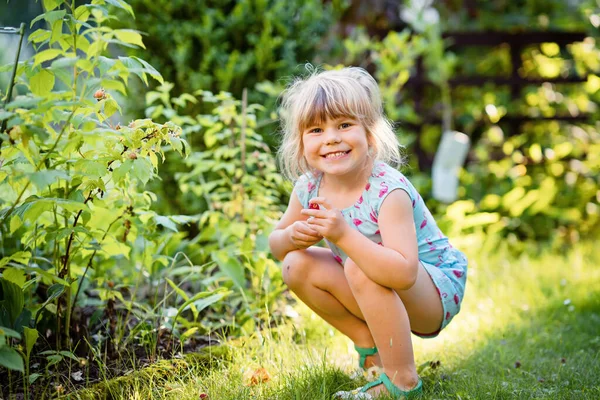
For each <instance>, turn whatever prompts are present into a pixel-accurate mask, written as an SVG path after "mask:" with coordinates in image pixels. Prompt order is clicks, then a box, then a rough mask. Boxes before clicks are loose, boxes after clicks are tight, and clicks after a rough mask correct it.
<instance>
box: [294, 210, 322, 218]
mask: <svg viewBox="0 0 600 400" xmlns="http://www.w3.org/2000/svg"><path fill="white" fill-rule="evenodd" d="M300 213H301V214H302V215H308V216H309V217H317V218H326V217H327V211H321V210H311V209H309V208H304V209H302V211H300Z"/></svg>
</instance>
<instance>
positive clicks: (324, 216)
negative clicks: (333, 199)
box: [301, 197, 352, 243]
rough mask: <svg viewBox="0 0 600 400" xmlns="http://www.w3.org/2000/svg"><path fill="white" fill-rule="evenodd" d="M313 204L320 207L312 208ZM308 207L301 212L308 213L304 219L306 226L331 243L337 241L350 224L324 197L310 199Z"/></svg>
mask: <svg viewBox="0 0 600 400" xmlns="http://www.w3.org/2000/svg"><path fill="white" fill-rule="evenodd" d="M313 204H317V205H319V206H320V207H319V208H320V209H314V208H313V207H312V205H313ZM310 205H311V208H310V209H303V210H302V211H301V213H302V214H304V215H308V216H309V218H308V219H307V220H306V222H307V223H308V226H309V227H311V228H312V229H313V230H314V231H316V232H317V233H319V234H320V235H321V236H323V237H325V238H327V240H329V241H330V242H332V243H337V242H338V241H339V240H340V238H341V237H342V236H344V234H346V232H347V231H348V229H352V228H350V226H348V224H347V223H346V220H345V219H344V216H343V215H342V212H341V211H340V210H338V209H337V208H333V206H332V205H331V204H330V203H329V201H328V200H327V199H326V198H324V197H315V198H312V199H310Z"/></svg>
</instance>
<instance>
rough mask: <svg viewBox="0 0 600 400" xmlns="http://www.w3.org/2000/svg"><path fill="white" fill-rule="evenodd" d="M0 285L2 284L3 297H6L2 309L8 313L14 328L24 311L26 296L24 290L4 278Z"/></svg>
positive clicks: (2, 302) (1, 305)
mask: <svg viewBox="0 0 600 400" xmlns="http://www.w3.org/2000/svg"><path fill="white" fill-rule="evenodd" d="M0 283H1V284H2V295H3V297H4V299H3V300H2V301H0V309H2V308H4V309H5V310H6V311H8V317H9V320H10V323H11V326H12V324H14V323H15V321H16V320H17V317H18V316H19V314H21V311H22V310H23V305H24V304H25V296H24V295H23V289H21V288H20V287H19V285H17V284H16V283H13V282H10V281H9V280H6V279H4V278H0Z"/></svg>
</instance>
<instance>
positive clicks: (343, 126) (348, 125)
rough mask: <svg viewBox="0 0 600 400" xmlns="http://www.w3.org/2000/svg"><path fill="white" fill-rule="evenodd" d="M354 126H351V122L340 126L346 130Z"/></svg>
mask: <svg viewBox="0 0 600 400" xmlns="http://www.w3.org/2000/svg"><path fill="white" fill-rule="evenodd" d="M351 125H352V124H350V123H349V122H344V123H343V124H341V125H340V126H341V127H342V129H345V128H349V127H350V126H351Z"/></svg>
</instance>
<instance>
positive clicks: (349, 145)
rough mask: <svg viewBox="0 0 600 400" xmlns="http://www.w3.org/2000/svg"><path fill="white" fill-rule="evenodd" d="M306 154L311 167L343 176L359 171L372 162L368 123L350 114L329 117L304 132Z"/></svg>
mask: <svg viewBox="0 0 600 400" xmlns="http://www.w3.org/2000/svg"><path fill="white" fill-rule="evenodd" d="M302 147H303V155H304V158H305V160H306V162H307V163H308V165H309V166H310V167H311V168H314V169H316V170H319V171H321V172H323V173H324V174H330V175H336V176H340V177H344V176H352V175H356V174H358V173H359V172H360V171H362V170H364V168H365V167H366V166H367V165H368V163H369V161H370V160H369V141H368V137H367V131H366V129H365V127H364V126H363V125H362V124H361V123H360V122H359V121H358V120H356V119H353V118H349V117H338V118H333V119H332V118H327V119H325V120H324V121H323V122H321V123H317V124H314V125H310V126H309V127H308V128H306V129H304V130H303V132H302Z"/></svg>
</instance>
